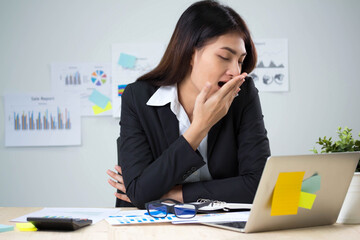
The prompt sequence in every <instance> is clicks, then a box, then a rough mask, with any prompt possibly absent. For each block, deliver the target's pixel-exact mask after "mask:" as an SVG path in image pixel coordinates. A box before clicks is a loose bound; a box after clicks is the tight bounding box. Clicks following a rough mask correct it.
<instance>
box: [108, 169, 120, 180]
mask: <svg viewBox="0 0 360 240" xmlns="http://www.w3.org/2000/svg"><path fill="white" fill-rule="evenodd" d="M106 173H107V174H108V175H109V176H110V177H112V178H113V179H115V180H117V181H118V182H121V183H123V182H124V180H123V177H122V175H120V174H117V173H115V172H113V171H111V170H110V169H108V170H107V171H106Z"/></svg>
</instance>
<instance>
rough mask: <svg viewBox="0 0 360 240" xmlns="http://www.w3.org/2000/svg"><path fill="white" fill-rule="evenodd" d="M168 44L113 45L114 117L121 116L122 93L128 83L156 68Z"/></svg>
mask: <svg viewBox="0 0 360 240" xmlns="http://www.w3.org/2000/svg"><path fill="white" fill-rule="evenodd" d="M165 47H166V44H160V43H147V44H145V43H141V44H140V43H139V44H113V45H112V61H111V63H112V65H111V69H112V90H111V92H112V100H113V102H112V103H113V117H120V109H121V95H122V93H123V92H124V89H125V87H126V85H127V84H129V83H132V82H135V81H136V79H137V78H138V77H140V76H142V75H143V74H145V73H147V72H149V71H151V70H152V69H154V68H155V67H156V66H157V65H158V63H159V62H160V59H161V57H162V55H163V53H164V51H165Z"/></svg>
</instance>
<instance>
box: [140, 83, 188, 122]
mask: <svg viewBox="0 0 360 240" xmlns="http://www.w3.org/2000/svg"><path fill="white" fill-rule="evenodd" d="M168 103H170V109H171V111H172V112H173V113H174V114H175V116H176V118H177V119H178V120H179V122H180V123H181V124H185V125H190V121H189V118H188V116H187V115H186V113H185V110H184V109H183V107H182V106H181V104H180V102H179V98H178V91H177V84H174V85H170V86H161V87H160V88H159V89H158V90H156V92H155V93H154V94H153V95H152V96H151V97H150V99H149V100H148V101H147V103H146V105H148V106H155V107H160V106H165V105H166V104H168Z"/></svg>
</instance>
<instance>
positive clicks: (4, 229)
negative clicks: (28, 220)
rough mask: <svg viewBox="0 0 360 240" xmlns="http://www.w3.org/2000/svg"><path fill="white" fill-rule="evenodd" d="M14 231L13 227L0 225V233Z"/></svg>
mask: <svg viewBox="0 0 360 240" xmlns="http://www.w3.org/2000/svg"><path fill="white" fill-rule="evenodd" d="M9 231H14V226H11V225H3V224H0V232H9Z"/></svg>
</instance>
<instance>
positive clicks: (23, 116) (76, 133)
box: [4, 94, 81, 147]
mask: <svg viewBox="0 0 360 240" xmlns="http://www.w3.org/2000/svg"><path fill="white" fill-rule="evenodd" d="M4 100H5V146H7V147H20V146H66V145H80V144H81V126H80V124H81V121H80V102H79V99H78V98H76V97H73V96H72V97H70V96H68V97H61V98H60V97H57V96H54V95H50V94H33V95H31V94H22V95H20V94H6V95H5V96H4Z"/></svg>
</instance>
